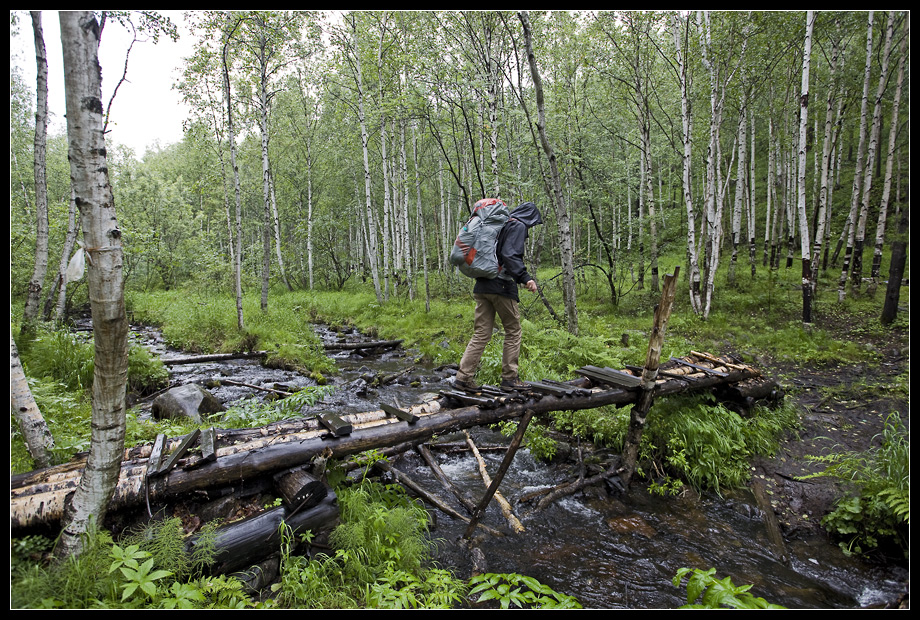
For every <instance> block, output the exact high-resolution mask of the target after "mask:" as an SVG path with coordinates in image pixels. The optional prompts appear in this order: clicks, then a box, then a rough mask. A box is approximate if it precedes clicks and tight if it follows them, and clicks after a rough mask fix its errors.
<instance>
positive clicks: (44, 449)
mask: <svg viewBox="0 0 920 620" xmlns="http://www.w3.org/2000/svg"><path fill="white" fill-rule="evenodd" d="M10 410H11V411H12V412H13V415H14V416H16V421H17V422H18V424H19V431H20V432H21V433H22V438H23V439H24V440H25V444H26V448H27V449H28V450H29V455H31V457H32V461H33V462H34V463H35V468H36V469H41V468H44V467H48V466H49V465H51V464H52V458H51V457H52V455H51V451H52V450H53V449H54V437H53V436H52V435H51V431H50V430H48V424H46V423H45V418H44V417H43V416H42V412H41V411H40V410H39V408H38V405H36V404H35V399H34V398H33V397H32V390H30V389H29V381H28V379H26V373H25V370H23V368H22V361H21V360H20V359H19V350H18V349H17V348H16V341H15V340H13V333H12V331H11V332H10Z"/></svg>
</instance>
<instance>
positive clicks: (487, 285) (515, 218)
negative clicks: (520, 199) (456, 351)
mask: <svg viewBox="0 0 920 620" xmlns="http://www.w3.org/2000/svg"><path fill="white" fill-rule="evenodd" d="M542 223H543V219H542V218H541V217H540V211H539V210H538V209H537V205H535V204H534V203H532V202H525V203H522V204H520V205H518V207H517V208H516V209H515V210H514V211H512V212H511V216H510V218H509V219H508V221H507V222H506V223H505V225H504V226H503V227H502V229H501V232H499V234H498V240H497V246H496V253H497V254H498V264H499V266H500V271H499V275H498V276H497V277H495V278H491V279H490V278H476V284H475V286H474V287H473V299H475V300H476V310H475V311H474V314H473V320H474V324H473V336H472V338H471V339H470V342H469V344H468V345H467V347H466V351H465V352H464V353H463V357H462V358H461V360H460V369H459V370H458V371H457V376H456V377H455V378H454V386H455V387H458V388H461V389H465V390H472V391H476V390H478V389H479V386H478V385H477V384H476V383H475V381H474V377H475V375H476V368H477V366H478V365H479V360H480V358H481V357H482V353H483V351H485V348H486V345H488V344H489V341H490V340H491V339H492V327H493V326H494V325H495V315H496V314H497V315H498V317H499V319H500V320H501V323H502V327H503V328H504V330H505V340H504V346H503V348H502V378H501V387H502V389H506V390H514V389H520V388H524V387H527V385H526V384H525V383H523V382H522V381H521V380H520V378H519V377H518V357H519V355H520V351H521V333H522V330H521V317H520V313H519V312H518V301H519V299H518V285H519V284H520V285H523V286H524V287H525V288H526V289H527V290H529V291H530V292H531V293H536V292H537V283H536V282H535V281H534V279H533V277H531V275H530V274H529V273H527V268H526V267H525V266H524V242H525V241H526V240H527V231H528V230H529V229H530V228H533V227H534V226H536V225H537V224H542Z"/></svg>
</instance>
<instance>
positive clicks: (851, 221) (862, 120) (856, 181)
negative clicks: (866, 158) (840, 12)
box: [837, 11, 875, 302]
mask: <svg viewBox="0 0 920 620" xmlns="http://www.w3.org/2000/svg"><path fill="white" fill-rule="evenodd" d="M874 18H875V12H874V11H869V27H868V30H867V35H866V68H865V72H864V75H863V94H862V104H861V108H860V113H859V146H858V147H857V151H856V170H855V172H854V174H853V193H852V194H851V195H850V214H849V216H848V217H847V223H846V228H847V230H848V233H847V245H846V250H845V251H844V255H843V268H842V269H841V271H840V279H839V281H838V282H837V301H839V302H842V301H843V299H844V297H846V285H847V279H848V278H849V275H850V263H851V262H852V260H853V255H854V252H853V245H854V243H855V238H856V217H857V214H858V211H857V208H858V207H859V196H860V193H861V192H862V184H863V172H864V167H863V155H864V153H865V150H866V126H867V120H866V114H867V111H868V107H869V78H870V76H871V75H872V25H873V21H874Z"/></svg>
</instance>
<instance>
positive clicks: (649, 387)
mask: <svg viewBox="0 0 920 620" xmlns="http://www.w3.org/2000/svg"><path fill="white" fill-rule="evenodd" d="M679 272H680V267H675V268H674V273H673V274H669V275H666V276H665V277H664V287H663V288H662V291H661V301H660V302H659V303H658V305H657V306H655V318H654V324H653V325H652V335H651V336H650V337H649V343H648V352H647V353H646V356H645V366H644V367H643V368H642V379H641V382H640V384H639V387H640V393H639V398H638V400H637V401H636V404H635V405H633V408H632V411H631V412H630V415H629V431H627V433H626V444H625V448H624V450H623V467H622V469H621V473H620V480H621V481H622V482H623V486H624V487H626V488H627V489H628V488H629V482H630V480H631V479H632V475H633V473H635V471H636V462H637V461H638V459H639V443H640V442H641V441H642V432H643V431H644V430H645V422H646V419H647V417H648V412H649V409H650V408H651V406H652V400H653V399H654V392H655V381H656V380H657V379H658V367H659V365H660V363H661V348H662V344H663V343H664V333H665V329H666V328H667V325H668V319H669V318H670V317H671V308H672V307H673V305H674V293H675V290H676V289H677V274H678V273H679Z"/></svg>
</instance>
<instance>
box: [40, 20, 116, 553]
mask: <svg viewBox="0 0 920 620" xmlns="http://www.w3.org/2000/svg"><path fill="white" fill-rule="evenodd" d="M60 22H61V44H62V48H63V56H64V78H65V80H64V84H65V99H66V110H67V136H68V158H69V160H70V174H71V180H72V183H73V189H74V195H75V196H76V203H77V206H78V207H79V209H80V217H81V223H82V229H83V242H84V248H85V252H86V255H87V262H88V265H89V269H88V288H89V298H90V307H91V310H92V317H93V339H94V372H93V393H92V433H91V442H90V450H89V456H88V457H87V460H86V466H85V468H84V471H83V475H82V476H81V480H80V485H79V487H78V488H77V490H76V492H75V493H74V496H73V498H72V500H71V502H70V504H69V506H68V508H67V510H66V514H65V518H64V524H65V525H64V528H63V531H62V533H61V536H60V538H59V540H58V545H57V548H56V550H55V553H56V554H57V556H58V557H64V556H66V555H70V554H73V553H78V552H79V551H80V550H81V546H82V538H81V535H82V534H83V533H85V532H86V531H88V529H89V528H90V527H92V526H93V524H94V523H95V524H101V523H102V522H103V520H104V518H105V514H106V509H107V505H108V502H109V500H110V499H111V497H112V492H113V490H114V488H115V484H116V482H117V481H118V475H119V472H120V470H121V460H122V454H123V452H124V441H125V388H126V385H127V375H128V320H127V316H126V313H125V302H124V281H123V273H122V244H121V231H120V230H119V229H118V223H117V219H116V217H115V202H114V198H113V196H112V189H111V186H110V185H109V179H108V166H107V163H106V157H105V153H106V147H105V140H104V137H103V117H102V114H103V109H102V83H101V79H102V71H101V69H100V67H99V55H98V53H99V36H100V34H101V30H100V27H99V24H98V22H97V21H96V18H95V17H94V16H93V13H92V12H91V11H61V12H60Z"/></svg>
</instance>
